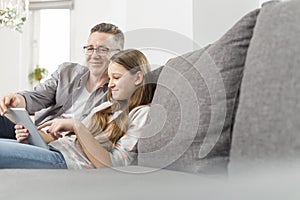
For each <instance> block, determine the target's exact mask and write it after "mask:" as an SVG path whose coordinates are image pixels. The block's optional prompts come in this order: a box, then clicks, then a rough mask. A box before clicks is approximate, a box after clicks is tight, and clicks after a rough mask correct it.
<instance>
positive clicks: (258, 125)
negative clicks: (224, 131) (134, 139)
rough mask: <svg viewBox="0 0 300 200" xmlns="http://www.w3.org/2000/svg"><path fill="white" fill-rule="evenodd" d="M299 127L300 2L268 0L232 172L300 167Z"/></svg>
mask: <svg viewBox="0 0 300 200" xmlns="http://www.w3.org/2000/svg"><path fill="white" fill-rule="evenodd" d="M299 131H300V1H299V0H290V1H283V2H275V1H274V2H268V3H266V4H265V5H264V6H263V7H262V9H261V11H260V14H259V16H258V18H257V24H256V27H255V30H254V35H253V38H252V41H251V44H250V46H249V50H248V54H247V60H246V64H245V71H244V78H243V81H242V86H241V92H240V103H239V106H238V110H237V115H236V122H235V125H234V129H233V135H232V147H231V152H230V162H229V173H230V174H232V175H234V174H238V173H239V172H241V173H244V172H246V171H251V170H254V169H257V170H260V169H261V168H265V167H267V168H268V169H269V170H270V168H272V167H278V166H280V165H291V164H296V165H297V164H298V161H299V155H300V136H299ZM249 169H251V170H249Z"/></svg>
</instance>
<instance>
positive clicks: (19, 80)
mask: <svg viewBox="0 0 300 200" xmlns="http://www.w3.org/2000/svg"><path fill="white" fill-rule="evenodd" d="M23 38H24V35H22V34H20V33H18V32H14V31H12V30H11V29H8V28H1V29H0V44H1V45H0V61H1V65H0V69H1V72H0V96H2V95H3V94H6V93H9V92H16V91H18V90H23V89H26V88H28V84H27V67H28V66H27V64H26V63H27V57H28V56H26V55H27V52H26V48H24V45H23Z"/></svg>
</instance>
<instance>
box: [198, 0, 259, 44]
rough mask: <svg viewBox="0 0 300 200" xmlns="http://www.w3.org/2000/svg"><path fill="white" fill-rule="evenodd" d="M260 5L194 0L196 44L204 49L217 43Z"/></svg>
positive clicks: (256, 2)
mask: <svg viewBox="0 0 300 200" xmlns="http://www.w3.org/2000/svg"><path fill="white" fill-rule="evenodd" d="M259 5H260V1H259V0H242V1H241V0H194V6H193V8H194V11H193V13H194V21H193V22H194V24H193V25H194V40H195V42H196V43H197V44H198V45H199V46H202V47H203V46H206V45H207V44H209V43H212V42H214V41H216V40H217V39H219V38H220V37H221V36H222V35H223V34H224V33H225V32H226V31H227V30H228V29H229V28H231V27H232V26H233V25H234V23H236V22H237V21H238V20H239V19H240V18H241V17H243V16H244V15H245V14H247V13H248V12H249V11H251V10H253V9H256V8H258V7H259Z"/></svg>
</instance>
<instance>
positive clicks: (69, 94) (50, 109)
mask: <svg viewBox="0 0 300 200" xmlns="http://www.w3.org/2000/svg"><path fill="white" fill-rule="evenodd" d="M88 77H89V70H88V68H87V67H85V66H82V65H79V64H77V63H63V64H62V65H60V66H59V67H58V69H57V70H56V71H55V72H54V73H53V74H52V75H51V78H49V79H47V80H46V81H45V82H43V83H40V84H38V85H37V86H36V87H35V88H34V90H33V91H24V92H19V94H21V95H23V96H24V98H25V100H26V104H27V105H26V109H27V111H28V112H29V113H35V124H36V125H39V124H41V123H43V122H46V121H49V120H51V119H54V118H57V117H60V116H61V115H62V114H63V113H64V112H65V111H66V110H68V109H69V108H70V107H71V106H72V104H73V102H74V101H76V99H77V98H78V96H79V94H80V91H81V90H82V89H83V88H84V86H85V84H86V82H87V80H88ZM106 91H107V84H105V85H104V86H103V87H101V88H98V89H97V90H96V91H94V92H93V93H92V94H91V95H90V97H89V99H88V100H87V102H86V104H85V107H84V109H83V111H82V114H81V117H80V120H83V119H84V118H85V117H86V116H87V115H88V114H89V113H90V112H91V110H92V109H93V108H94V107H96V106H98V105H100V104H101V103H103V102H104V101H106Z"/></svg>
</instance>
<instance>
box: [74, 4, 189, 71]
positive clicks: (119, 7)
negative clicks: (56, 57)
mask: <svg viewBox="0 0 300 200" xmlns="http://www.w3.org/2000/svg"><path fill="white" fill-rule="evenodd" d="M88 2H89V3H88V4H87V2H86V1H82V0H75V8H74V10H73V11H72V14H71V15H72V16H71V23H72V28H71V30H72V36H71V60H72V61H76V62H81V63H82V62H83V61H84V56H83V54H82V51H81V49H82V46H83V45H85V44H86V40H87V37H88V34H89V30H90V28H91V27H92V26H94V25H95V24H98V23H100V22H110V23H113V24H116V25H117V26H119V27H120V28H121V29H122V30H123V31H124V33H125V38H126V39H125V46H126V48H140V49H141V48H142V49H143V52H144V53H146V54H147V56H148V58H149V60H150V62H151V63H152V64H158V65H159V64H162V63H165V61H166V60H167V59H168V58H169V57H170V56H173V55H172V54H170V52H168V50H170V49H171V50H172V51H175V52H176V53H178V54H179V53H184V52H186V51H189V50H192V48H193V45H192V42H191V41H192V38H193V14H192V9H193V7H192V5H193V4H192V2H193V0H177V1H174V0H164V1H161V0H151V1H149V0H110V1H107V0H89V1H88ZM88 5H92V6H88ZM83 13H84V16H83ZM87 19H88V20H87ZM162 32H164V33H169V36H166V35H164V36H161V37H155V36H153V35H154V34H156V35H159V34H158V33H162ZM171 33H172V34H173V37H170V34H171ZM178 35H179V36H178ZM180 36H181V37H182V36H185V37H186V38H188V39H189V40H190V43H189V44H186V43H181V44H180V43H178V44H177V45H174V44H175V43H174V41H176V40H177V38H178V37H180ZM177 41H178V40H177ZM162 43H164V45H162ZM174 47H177V48H175V49H174ZM145 48H147V49H145ZM166 50H167V51H166Z"/></svg>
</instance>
